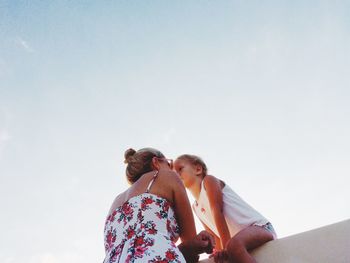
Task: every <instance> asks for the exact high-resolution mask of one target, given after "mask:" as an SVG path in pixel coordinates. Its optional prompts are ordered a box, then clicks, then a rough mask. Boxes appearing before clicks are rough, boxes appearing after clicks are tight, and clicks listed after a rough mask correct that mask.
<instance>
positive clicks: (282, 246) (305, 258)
mask: <svg viewBox="0 0 350 263" xmlns="http://www.w3.org/2000/svg"><path fill="white" fill-rule="evenodd" d="M252 255H253V256H254V258H255V259H256V260H257V261H258V262H259V263H350V220H346V221H343V222H340V223H336V224H332V225H329V226H325V227H321V228H318V229H314V230H310V231H307V232H304V233H300V234H297V235H293V236H289V237H285V238H281V239H277V240H274V241H270V242H268V243H266V244H265V245H263V246H261V247H259V248H257V249H256V250H254V251H253V252H252ZM200 262H201V263H213V262H214V260H212V259H205V260H201V261H200Z"/></svg>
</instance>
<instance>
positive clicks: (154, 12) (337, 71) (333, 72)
mask: <svg viewBox="0 0 350 263" xmlns="http://www.w3.org/2000/svg"><path fill="white" fill-rule="evenodd" d="M349 9H350V2H349V1H308V3H305V1H264V3H262V2H261V1H237V0H232V1H176V2H175V1H98V2H97V1H3V0H0V197H1V198H0V206H1V207H2V209H3V212H2V213H1V215H2V216H1V219H0V223H1V224H0V233H1V239H0V247H1V250H0V262H4V263H19V262H24V261H25V262H29V263H58V262H59V263H61V262H62V263H70V262H74V263H81V262H84V263H86V262H91V263H92V262H99V261H100V262H101V261H102V259H103V256H104V251H103V224H104V219H105V216H106V213H107V211H108V209H109V206H110V204H111V202H112V200H113V198H114V196H115V195H116V194H118V193H119V192H121V191H123V190H125V189H126V187H127V184H126V181H125V179H124V169H125V166H124V164H123V153H124V151H125V150H126V149H127V148H129V147H134V148H135V149H138V148H142V147H147V146H151V147H155V148H159V149H160V150H161V151H163V152H164V153H165V154H166V155H167V156H168V157H169V158H175V157H176V156H177V155H179V154H183V153H194V154H198V155H200V156H202V157H203V158H204V160H205V161H206V162H207V164H208V166H209V171H210V173H212V174H214V175H216V176H217V177H219V178H222V179H223V180H225V181H226V182H227V183H228V184H230V185H231V187H232V188H233V189H235V190H236V191H237V192H238V193H239V194H240V195H241V196H242V197H243V198H244V199H246V200H247V201H248V202H249V203H250V204H251V205H253V206H254V207H255V208H257V209H258V210H259V211H260V212H261V213H262V214H264V215H265V216H266V217H268V218H269V219H270V220H271V221H272V223H273V224H274V226H275V228H276V230H277V232H278V233H279V235H280V236H287V235H291V234H294V233H298V232H302V231H305V230H308V229H311V228H315V227H319V226H322V225H326V224H330V223H333V222H337V221H340V220H344V219H347V218H350V209H349V200H350V192H349V191H348V185H349V179H348V178H349V174H350V150H349V149H350V138H349V134H350V121H349V117H350V104H349V100H350V89H349V86H350V18H349V16H348V14H349V11H350V10H349Z"/></svg>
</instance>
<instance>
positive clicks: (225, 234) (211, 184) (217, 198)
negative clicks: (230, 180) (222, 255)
mask: <svg viewBox="0 0 350 263" xmlns="http://www.w3.org/2000/svg"><path fill="white" fill-rule="evenodd" d="M204 187H205V189H206V191H207V194H208V200H209V204H210V209H211V212H212V214H213V217H214V221H215V225H216V228H217V230H218V232H219V234H220V239H221V246H222V248H225V247H226V243H227V242H228V241H229V240H230V238H231V237H230V232H229V230H228V226H227V222H226V219H225V216H224V213H223V199H222V189H221V182H220V180H218V179H217V178H215V177H214V176H211V175H207V176H206V177H204Z"/></svg>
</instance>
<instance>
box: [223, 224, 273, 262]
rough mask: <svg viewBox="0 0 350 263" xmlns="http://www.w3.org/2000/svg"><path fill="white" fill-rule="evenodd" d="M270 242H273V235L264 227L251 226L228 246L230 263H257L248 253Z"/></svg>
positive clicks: (235, 237)
mask: <svg viewBox="0 0 350 263" xmlns="http://www.w3.org/2000/svg"><path fill="white" fill-rule="evenodd" d="M270 240H273V236H272V234H271V233H270V232H269V231H267V230H266V229H264V228H262V227H259V226H249V227H247V228H245V229H243V230H242V231H240V232H239V233H238V234H236V235H235V236H234V237H232V238H231V239H230V240H229V241H228V242H227V244H226V250H227V254H228V256H229V262H235V263H238V262H239V263H256V260H255V259H254V258H253V257H252V256H251V255H249V253H248V251H250V250H252V249H254V248H257V247H259V246H261V245H262V244H264V243H266V242H268V241H270Z"/></svg>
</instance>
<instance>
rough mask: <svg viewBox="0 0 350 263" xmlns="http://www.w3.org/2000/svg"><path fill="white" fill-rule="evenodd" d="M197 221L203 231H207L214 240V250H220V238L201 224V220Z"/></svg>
mask: <svg viewBox="0 0 350 263" xmlns="http://www.w3.org/2000/svg"><path fill="white" fill-rule="evenodd" d="M199 221H201V223H202V225H203V227H204V229H205V230H206V231H208V232H209V233H210V234H211V235H212V236H213V237H214V240H215V249H216V250H221V249H222V247H221V240H220V237H218V236H217V235H216V234H215V233H214V232H213V231H212V230H211V229H210V228H209V227H208V226H207V225H206V224H204V223H203V221H202V220H201V219H199Z"/></svg>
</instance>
